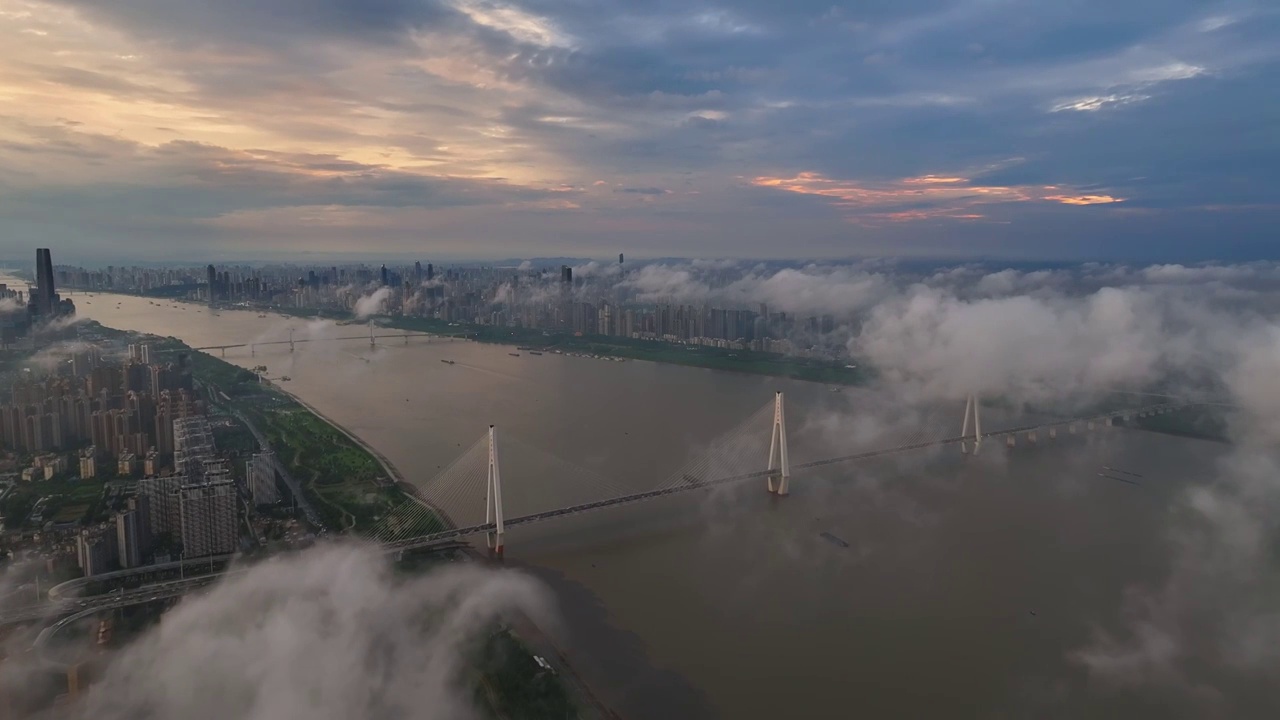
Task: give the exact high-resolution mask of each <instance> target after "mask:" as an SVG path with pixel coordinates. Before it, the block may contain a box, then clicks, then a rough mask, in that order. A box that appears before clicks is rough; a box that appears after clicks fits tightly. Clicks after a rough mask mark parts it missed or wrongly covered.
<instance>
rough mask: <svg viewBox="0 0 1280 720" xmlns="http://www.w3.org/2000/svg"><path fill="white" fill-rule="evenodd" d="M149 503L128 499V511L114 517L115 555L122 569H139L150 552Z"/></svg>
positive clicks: (142, 497) (147, 501)
mask: <svg viewBox="0 0 1280 720" xmlns="http://www.w3.org/2000/svg"><path fill="white" fill-rule="evenodd" d="M149 510H150V502H149V500H148V498H147V497H146V496H140V497H135V498H130V499H129V509H127V510H125V511H124V512H122V513H120V514H118V515H116V553H117V555H118V557H119V560H120V567H122V568H126V569H127V568H136V567H141V566H142V564H143V562H144V561H145V560H146V557H147V555H148V554H149V553H150V551H151V527H150V518H149V517H148V515H149V512H148V511H149Z"/></svg>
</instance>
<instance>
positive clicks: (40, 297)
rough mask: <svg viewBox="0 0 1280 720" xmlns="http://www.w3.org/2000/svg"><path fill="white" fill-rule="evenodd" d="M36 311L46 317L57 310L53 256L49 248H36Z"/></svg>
mask: <svg viewBox="0 0 1280 720" xmlns="http://www.w3.org/2000/svg"><path fill="white" fill-rule="evenodd" d="M35 304H36V312H37V313H38V314H40V315H42V316H45V317H48V316H50V315H52V314H54V312H55V311H56V310H57V304H58V296H57V294H56V293H55V291H54V289H53V257H52V255H50V254H49V248H36V303H35Z"/></svg>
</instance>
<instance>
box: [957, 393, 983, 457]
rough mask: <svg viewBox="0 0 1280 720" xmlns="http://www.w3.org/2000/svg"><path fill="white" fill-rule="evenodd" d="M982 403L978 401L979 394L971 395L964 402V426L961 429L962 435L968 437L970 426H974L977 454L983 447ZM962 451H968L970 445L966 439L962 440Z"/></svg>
mask: <svg viewBox="0 0 1280 720" xmlns="http://www.w3.org/2000/svg"><path fill="white" fill-rule="evenodd" d="M981 408H982V405H981V403H979V402H978V396H977V395H972V394H971V395H969V397H968V398H967V399H966V400H965V403H964V427H963V428H961V430H960V437H963V438H968V437H970V435H969V426H970V424H972V426H973V436H972V437H973V454H974V455H977V454H978V450H979V449H981V448H982V415H981V412H980V410H981ZM960 452H962V453H968V452H969V445H968V443H967V442H965V441H964V440H961V441H960Z"/></svg>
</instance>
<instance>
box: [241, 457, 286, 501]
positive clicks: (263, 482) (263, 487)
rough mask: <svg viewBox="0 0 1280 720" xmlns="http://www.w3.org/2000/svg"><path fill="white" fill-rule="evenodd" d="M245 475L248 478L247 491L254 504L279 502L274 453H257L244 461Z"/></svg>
mask: <svg viewBox="0 0 1280 720" xmlns="http://www.w3.org/2000/svg"><path fill="white" fill-rule="evenodd" d="M245 476H246V477H248V478H249V491H250V493H251V494H252V495H253V504H254V505H275V504H276V503H278V502H280V500H281V497H280V486H279V485H277V484H276V454H275V453H274V452H263V453H257V454H255V455H254V456H253V459H251V460H249V461H248V462H247V463H246V467H245Z"/></svg>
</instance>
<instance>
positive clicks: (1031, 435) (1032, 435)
mask: <svg viewBox="0 0 1280 720" xmlns="http://www.w3.org/2000/svg"><path fill="white" fill-rule="evenodd" d="M1036 440H1037V438H1036V431H1035V430H1028V431H1027V442H1029V443H1031V444H1032V445H1035V444H1036Z"/></svg>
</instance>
